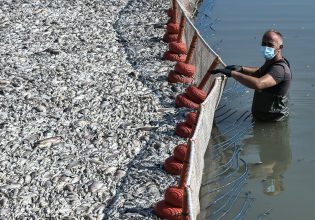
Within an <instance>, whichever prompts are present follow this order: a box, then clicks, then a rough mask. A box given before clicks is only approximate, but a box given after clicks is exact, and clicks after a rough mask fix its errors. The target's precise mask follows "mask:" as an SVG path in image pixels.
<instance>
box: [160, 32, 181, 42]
mask: <svg viewBox="0 0 315 220" xmlns="http://www.w3.org/2000/svg"><path fill="white" fill-rule="evenodd" d="M177 37H178V34H170V33H165V34H164V37H163V41H164V42H166V43H170V42H174V41H177Z"/></svg>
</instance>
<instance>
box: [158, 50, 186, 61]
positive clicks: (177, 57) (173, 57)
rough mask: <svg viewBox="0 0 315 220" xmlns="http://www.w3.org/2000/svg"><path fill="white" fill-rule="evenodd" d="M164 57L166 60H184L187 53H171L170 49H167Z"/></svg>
mask: <svg viewBox="0 0 315 220" xmlns="http://www.w3.org/2000/svg"><path fill="white" fill-rule="evenodd" d="M163 58H164V59H165V60H170V61H177V62H183V61H185V59H186V54H176V53H171V52H170V51H166V52H165V53H164V56H163Z"/></svg>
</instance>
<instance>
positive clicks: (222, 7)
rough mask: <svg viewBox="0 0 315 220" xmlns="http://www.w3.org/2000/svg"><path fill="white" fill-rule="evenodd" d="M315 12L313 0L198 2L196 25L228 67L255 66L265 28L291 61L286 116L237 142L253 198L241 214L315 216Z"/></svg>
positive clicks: (288, 217) (291, 218)
mask: <svg viewBox="0 0 315 220" xmlns="http://www.w3.org/2000/svg"><path fill="white" fill-rule="evenodd" d="M314 11H315V1H313V0H286V1H274V0H273V1H272V0H264V1H257V0H219V1H213V0H204V1H203V3H202V4H201V5H200V8H199V14H198V17H197V19H196V25H197V27H198V28H199V30H200V32H201V34H202V36H203V37H204V38H205V40H206V41H207V42H208V43H209V44H210V45H211V46H212V47H213V48H214V49H215V50H216V51H217V52H218V53H219V55H220V56H221V57H222V59H223V60H224V62H225V63H226V64H240V65H248V66H261V65H262V64H263V62H264V60H263V59H262V57H261V54H260V52H259V48H260V42H261V36H262V34H263V33H264V32H265V31H266V30H267V29H270V28H273V29H277V30H278V31H280V32H281V33H282V34H283V35H284V37H285V41H284V49H283V55H284V56H285V57H286V58H287V59H288V60H289V61H290V63H291V69H292V72H293V81H292V84H291V89H290V112H291V114H290V117H289V120H288V121H287V123H280V124H263V125H261V124H260V125H255V127H254V128H253V129H252V130H251V131H250V132H249V134H248V135H247V136H246V137H245V138H244V139H243V140H242V144H244V151H243V152H242V157H243V158H244V159H245V160H246V161H247V162H248V164H249V166H250V171H251V176H250V178H249V180H248V183H247V186H246V190H248V191H251V193H252V197H254V198H255V200H254V203H253V205H252V207H251V208H250V210H249V211H248V213H247V215H246V219H276V220H284V219H285V220H296V219H300V220H302V219H303V220H304V219H315V208H314V207H315V206H314V203H315V201H314V200H315V172H314V170H315V132H314V130H315V118H314V114H315V75H314V74H315V73H314V70H315V43H314V40H315V13H314ZM250 94H251V91H250V92H249V95H248V96H247V97H245V99H246V98H247V99H249V98H250ZM249 103H250V102H249ZM234 104H235V103H234ZM242 108H244V109H246V108H248V110H250V105H248V106H246V105H245V106H244V105H243V106H242ZM257 162H262V163H261V164H259V165H257V164H256V163H257ZM264 213H266V215H263V214H264ZM268 213H269V214H268Z"/></svg>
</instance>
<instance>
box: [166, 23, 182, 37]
mask: <svg viewBox="0 0 315 220" xmlns="http://www.w3.org/2000/svg"><path fill="white" fill-rule="evenodd" d="M166 30H167V33H169V34H178V33H179V24H178V23H174V22H170V23H168V24H167V27H166Z"/></svg>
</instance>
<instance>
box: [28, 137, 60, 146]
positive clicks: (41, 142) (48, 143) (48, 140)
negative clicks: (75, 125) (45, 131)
mask: <svg viewBox="0 0 315 220" xmlns="http://www.w3.org/2000/svg"><path fill="white" fill-rule="evenodd" d="M61 141H62V137H61V136H55V137H50V138H46V139H43V140H39V141H37V142H35V143H34V147H33V148H35V147H38V148H45V147H51V146H53V145H57V144H59V143H60V142H61Z"/></svg>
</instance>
